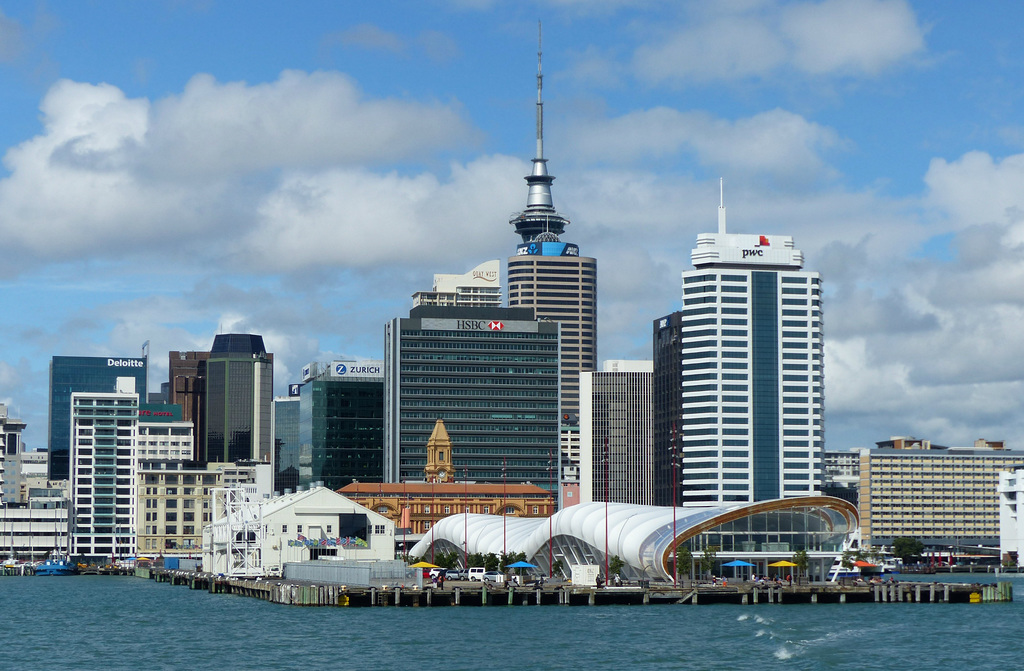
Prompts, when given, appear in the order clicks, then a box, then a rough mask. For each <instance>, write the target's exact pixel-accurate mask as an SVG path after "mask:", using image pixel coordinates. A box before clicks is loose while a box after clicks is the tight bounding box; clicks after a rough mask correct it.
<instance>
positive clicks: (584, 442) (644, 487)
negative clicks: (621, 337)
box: [579, 361, 654, 505]
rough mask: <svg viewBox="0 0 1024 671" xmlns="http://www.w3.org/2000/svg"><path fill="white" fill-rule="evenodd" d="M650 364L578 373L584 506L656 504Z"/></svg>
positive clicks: (612, 363)
mask: <svg viewBox="0 0 1024 671" xmlns="http://www.w3.org/2000/svg"><path fill="white" fill-rule="evenodd" d="M652 371H653V363H652V362H651V361H605V362H604V366H603V367H602V370H600V371H596V372H586V373H581V374H580V430H579V433H580V502H581V503H589V502H591V501H616V502H618V503H635V504H640V505H651V504H652V502H653V500H654V490H653V487H652V481H653V476H654V454H653V452H654V450H653V445H652V431H651V421H652V410H651V376H652Z"/></svg>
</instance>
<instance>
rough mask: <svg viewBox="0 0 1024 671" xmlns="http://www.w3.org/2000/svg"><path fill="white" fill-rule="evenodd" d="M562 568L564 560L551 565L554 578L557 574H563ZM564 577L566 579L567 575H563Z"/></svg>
mask: <svg viewBox="0 0 1024 671" xmlns="http://www.w3.org/2000/svg"><path fill="white" fill-rule="evenodd" d="M562 567H563V564H562V560H561V559H556V560H555V562H554V563H553V564H552V565H551V577H552V578H554V577H555V574H556V573H562ZM562 576H563V577H565V574H564V573H562Z"/></svg>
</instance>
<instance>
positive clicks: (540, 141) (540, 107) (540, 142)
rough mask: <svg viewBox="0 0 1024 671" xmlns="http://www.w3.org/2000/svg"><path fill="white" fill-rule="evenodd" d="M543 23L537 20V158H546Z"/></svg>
mask: <svg viewBox="0 0 1024 671" xmlns="http://www.w3.org/2000/svg"><path fill="white" fill-rule="evenodd" d="M540 63H541V24H540V21H537V158H544V101H543V100H542V99H541V90H542V89H543V88H544V75H543V74H542V73H541V68H540Z"/></svg>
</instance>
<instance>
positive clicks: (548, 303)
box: [508, 51, 597, 423]
mask: <svg viewBox="0 0 1024 671" xmlns="http://www.w3.org/2000/svg"><path fill="white" fill-rule="evenodd" d="M537 56H538V60H537V155H536V158H534V159H533V172H532V174H530V175H529V176H527V177H526V183H527V185H528V186H529V191H528V194H527V198H526V209H525V210H523V211H522V212H519V213H518V214H516V215H514V216H513V217H512V218H511V219H510V220H509V223H510V224H511V225H513V226H515V229H516V234H518V235H519V236H520V237H521V238H522V242H521V243H520V244H519V245H518V247H517V248H516V255H515V256H513V257H510V258H509V259H508V305H509V307H529V308H533V309H534V311H535V314H536V317H537V319H547V320H551V321H557V322H559V323H560V324H561V325H562V336H561V345H560V351H559V357H560V362H561V387H562V392H561V413H562V416H563V418H564V420H565V422H566V423H575V422H576V419H577V417H578V415H579V403H580V373H582V372H585V371H593V370H596V369H597V261H596V260H595V259H592V258H589V257H583V256H580V248H579V247H578V246H577V245H574V244H571V243H568V242H562V241H561V239H560V238H559V236H560V235H561V234H562V233H563V232H564V231H565V227H566V226H567V225H568V224H569V219H568V218H566V217H563V216H562V215H560V214H558V212H556V211H555V206H554V200H553V199H552V197H551V183H552V182H553V181H554V179H555V178H554V177H553V176H552V175H549V174H548V169H547V159H545V158H544V122H543V117H544V112H543V110H544V103H543V101H542V99H541V90H542V85H543V77H542V75H541V70H540V53H539V51H538V54H537Z"/></svg>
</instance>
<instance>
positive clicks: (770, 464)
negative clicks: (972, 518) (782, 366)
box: [750, 272, 782, 501]
mask: <svg viewBox="0 0 1024 671" xmlns="http://www.w3.org/2000/svg"><path fill="white" fill-rule="evenodd" d="M750 275H751V277H750V288H751V291H750V298H751V301H750V303H751V306H750V307H751V310H750V364H751V369H750V373H751V377H750V387H751V396H752V398H751V414H752V418H751V419H752V422H751V434H752V437H753V460H752V461H753V478H752V479H753V487H754V499H753V500H755V501H763V500H765V499H774V498H778V497H779V496H781V495H782V494H781V489H780V488H779V464H780V461H781V459H780V456H781V455H780V454H779V307H778V305H779V298H778V277H777V276H776V274H775V273H771V272H753V273H751V274H750Z"/></svg>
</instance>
